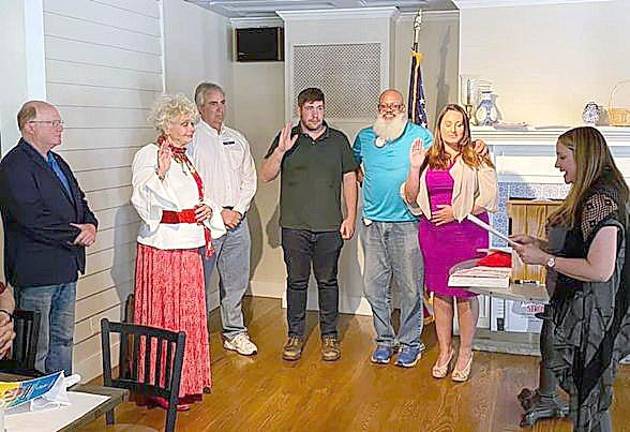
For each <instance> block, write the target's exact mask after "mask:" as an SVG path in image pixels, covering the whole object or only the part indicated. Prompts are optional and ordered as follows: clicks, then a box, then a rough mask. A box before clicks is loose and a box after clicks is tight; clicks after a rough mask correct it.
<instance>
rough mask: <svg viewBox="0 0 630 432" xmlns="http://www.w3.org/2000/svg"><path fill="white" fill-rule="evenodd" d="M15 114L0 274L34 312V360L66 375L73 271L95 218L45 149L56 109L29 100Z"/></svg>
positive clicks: (0, 197) (2, 179)
mask: <svg viewBox="0 0 630 432" xmlns="http://www.w3.org/2000/svg"><path fill="white" fill-rule="evenodd" d="M17 120H18V126H19V128H20V132H21V133H22V139H20V141H19V142H18V145H17V146H16V147H14V148H13V149H12V150H11V151H10V152H9V153H7V155H6V156H5V157H4V158H3V159H2V162H0V211H1V212H2V221H3V224H4V235H5V241H4V255H5V256H4V261H5V275H6V278H7V282H8V283H9V284H11V285H12V286H13V287H14V288H15V294H16V299H17V305H18V308H20V309H24V310H34V311H37V312H39V313H40V314H41V320H40V322H41V324H40V332H39V340H38V342H37V356H36V362H35V367H36V368H37V369H38V370H40V371H42V372H46V373H50V372H55V371H60V370H63V371H64V372H65V374H66V375H69V374H71V373H72V347H73V342H74V341H73V337H74V307H75V300H76V298H75V297H76V285H77V277H78V272H81V273H83V272H84V271H85V248H86V247H87V246H90V245H92V244H93V243H94V241H95V239H96V228H97V221H96V218H95V217H94V214H93V213H92V211H91V210H90V208H89V207H88V204H87V201H86V199H85V195H84V194H83V192H82V191H81V189H80V188H79V184H78V183H77V179H76V178H75V177H74V175H73V174H72V171H71V169H70V167H69V166H68V164H67V163H66V162H65V161H64V160H63V159H62V158H61V156H59V155H58V154H56V153H54V152H52V151H51V150H52V149H53V148H54V147H56V146H58V145H60V144H61V135H62V132H63V121H62V120H61V116H60V115H59V111H57V109H56V108H55V107H54V106H53V105H51V104H49V103H46V102H41V101H29V102H27V103H25V104H24V105H23V106H22V108H21V109H20V112H19V113H18V115H17Z"/></svg>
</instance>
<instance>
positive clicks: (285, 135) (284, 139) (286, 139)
mask: <svg viewBox="0 0 630 432" xmlns="http://www.w3.org/2000/svg"><path fill="white" fill-rule="evenodd" d="M291 129H292V125H291V122H289V123H287V124H286V125H285V126H284V128H282V131H281V132H280V139H279V140H278V150H280V151H281V152H282V153H286V152H288V151H289V150H291V149H292V148H293V146H294V145H295V142H296V141H297V139H298V136H299V134H295V135H294V136H293V137H291Z"/></svg>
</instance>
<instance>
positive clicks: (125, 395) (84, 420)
mask: <svg viewBox="0 0 630 432" xmlns="http://www.w3.org/2000/svg"><path fill="white" fill-rule="evenodd" d="M31 378H32V377H25V376H22V375H14V374H8V373H2V372H0V381H23V380H27V379H31ZM68 391H69V392H81V393H90V394H95V395H100V396H107V400H105V401H103V402H102V403H101V404H99V405H97V406H95V407H93V408H92V409H90V411H88V412H87V413H85V414H83V415H82V416H81V417H79V418H75V419H73V420H72V422H71V423H69V424H67V425H65V426H64V427H62V428H61V429H59V431H60V432H67V431H74V430H77V429H79V428H81V427H83V426H85V425H87V424H89V423H91V422H92V421H94V420H95V419H97V418H98V417H100V416H102V415H104V414H105V413H106V412H107V411H109V410H111V409H113V408H115V407H116V406H118V405H120V404H121V403H123V402H124V401H126V400H128V399H129V390H126V389H118V388H113V387H104V386H95V385H87V384H77V385H75V386H73V387H71V388H70V389H68ZM43 412H44V413H46V414H47V415H50V414H51V413H54V411H43Z"/></svg>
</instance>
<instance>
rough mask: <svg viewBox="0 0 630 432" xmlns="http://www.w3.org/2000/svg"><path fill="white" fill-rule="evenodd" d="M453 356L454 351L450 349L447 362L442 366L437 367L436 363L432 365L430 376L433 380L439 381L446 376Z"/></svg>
mask: <svg viewBox="0 0 630 432" xmlns="http://www.w3.org/2000/svg"><path fill="white" fill-rule="evenodd" d="M454 355H455V350H454V349H452V348H451V352H450V353H449V355H448V360H447V361H446V363H444V364H443V365H441V366H440V365H438V363H437V361H436V362H435V364H434V365H433V369H431V375H433V378H437V379H441V378H444V377H446V375H448V369H449V368H450V366H451V361H452V360H453V356H454Z"/></svg>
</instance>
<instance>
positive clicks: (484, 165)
mask: <svg viewBox="0 0 630 432" xmlns="http://www.w3.org/2000/svg"><path fill="white" fill-rule="evenodd" d="M421 144H422V143H416V144H415V145H414V146H413V147H412V150H411V154H410V158H411V169H410V172H409V177H408V179H407V181H406V183H405V186H404V195H405V200H406V201H407V203H408V204H409V205H410V206H411V207H412V210H414V211H415V212H416V213H417V214H419V215H421V218H420V229H419V233H418V237H419V240H420V248H421V249H422V254H423V257H424V280H425V285H426V287H427V289H428V291H429V292H432V293H433V295H434V301H433V307H434V312H435V328H436V333H437V339H438V345H439V350H440V352H439V355H438V359H437V362H436V363H435V365H434V366H433V369H432V375H433V376H434V377H435V378H444V377H445V376H446V375H447V374H448V368H449V365H450V363H451V360H452V359H453V356H454V354H455V350H454V347H453V315H454V307H455V306H454V305H455V304H456V305H457V313H458V317H459V329H460V344H459V351H458V357H457V362H456V364H455V367H454V369H453V373H452V375H451V378H452V379H453V380H454V381H459V382H463V381H466V380H467V379H468V376H469V374H470V370H471V366H472V358H473V354H472V341H473V338H474V335H475V328H476V326H477V318H478V317H479V302H478V301H477V297H476V295H475V294H473V293H472V292H470V291H467V290H466V289H463V288H451V287H449V286H448V274H449V269H450V268H451V267H452V266H454V265H455V264H457V263H459V262H462V261H465V260H467V259H471V258H474V257H476V256H478V252H477V249H480V248H487V247H488V233H487V232H486V231H485V230H483V229H481V228H479V227H477V226H476V225H474V224H473V223H472V222H470V221H468V220H467V219H465V218H466V215H467V214H469V213H472V214H474V215H476V216H477V217H479V218H480V219H482V220H484V221H486V222H488V212H493V211H495V210H496V206H497V176H496V171H495V169H494V165H493V164H492V161H491V159H490V157H489V155H485V156H480V155H479V154H478V153H477V152H476V151H475V149H474V146H473V143H472V140H471V138H470V123H469V120H468V116H467V115H466V112H465V111H464V109H463V108H461V107H460V106H459V105H447V106H446V107H445V108H444V109H443V110H442V111H441V112H440V115H439V116H438V120H437V127H436V130H435V141H434V142H433V145H432V146H431V147H430V148H429V149H428V150H426V151H425V150H424V149H423V148H422V145H421Z"/></svg>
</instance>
